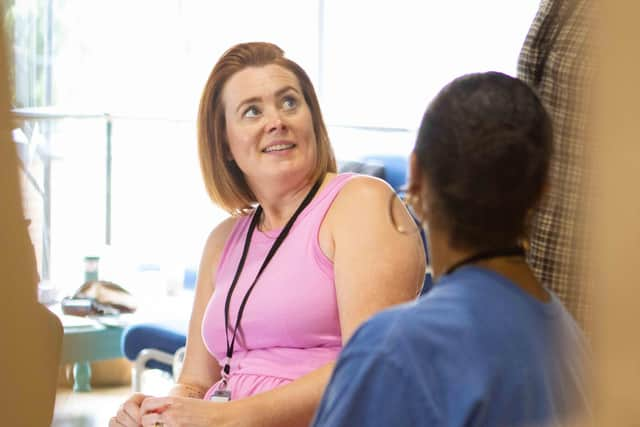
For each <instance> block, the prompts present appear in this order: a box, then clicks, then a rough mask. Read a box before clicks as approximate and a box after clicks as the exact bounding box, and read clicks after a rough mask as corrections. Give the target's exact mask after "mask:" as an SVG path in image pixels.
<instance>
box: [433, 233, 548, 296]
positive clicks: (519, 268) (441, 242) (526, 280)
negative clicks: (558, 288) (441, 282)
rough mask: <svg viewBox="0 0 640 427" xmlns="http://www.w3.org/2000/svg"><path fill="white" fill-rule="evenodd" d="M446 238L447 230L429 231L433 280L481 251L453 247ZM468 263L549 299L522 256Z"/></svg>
mask: <svg viewBox="0 0 640 427" xmlns="http://www.w3.org/2000/svg"><path fill="white" fill-rule="evenodd" d="M449 242H450V236H449V234H447V233H442V232H438V231H436V230H434V231H430V232H429V255H430V261H431V268H432V271H433V277H434V280H436V281H437V280H438V279H439V278H440V277H441V276H442V275H443V274H445V273H446V272H447V271H448V270H449V269H450V268H452V267H453V266H455V265H456V264H458V263H460V262H461V261H463V260H465V259H466V258H469V257H471V256H473V255H476V254H478V253H480V252H482V251H481V250H479V249H475V250H474V249H458V248H454V247H451V245H450V243H449ZM511 246H517V243H515V242H514V244H513V245H511ZM495 249H500V248H495ZM472 265H476V266H479V267H483V268H486V269H488V270H492V271H495V272H496V273H498V274H500V275H502V276H504V277H506V278H507V279H509V280H510V281H511V282H513V283H514V284H515V285H516V286H518V287H519V288H520V289H522V290H523V291H524V292H526V293H528V294H529V295H531V296H532V297H533V298H535V299H537V300H540V301H543V302H546V301H548V300H549V299H550V296H549V293H548V292H547V291H546V290H545V289H544V287H543V286H542V285H541V284H540V282H538V280H537V279H536V277H535V276H534V274H533V271H532V270H531V268H530V267H529V265H528V264H527V262H526V260H525V259H524V257H522V256H497V257H494V258H488V259H483V260H478V261H475V262H473V263H472Z"/></svg>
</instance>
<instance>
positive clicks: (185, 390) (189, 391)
mask: <svg viewBox="0 0 640 427" xmlns="http://www.w3.org/2000/svg"><path fill="white" fill-rule="evenodd" d="M206 392H207V389H206V388H203V387H201V386H199V385H195V384H187V383H177V384H175V385H174V386H173V387H171V390H169V396H179V397H190V398H192V399H202V398H203V397H204V395H205V394H206Z"/></svg>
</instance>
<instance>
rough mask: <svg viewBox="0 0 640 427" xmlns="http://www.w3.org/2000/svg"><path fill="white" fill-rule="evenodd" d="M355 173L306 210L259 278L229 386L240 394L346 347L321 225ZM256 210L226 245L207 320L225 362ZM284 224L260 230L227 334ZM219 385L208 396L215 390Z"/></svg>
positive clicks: (212, 347)
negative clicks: (226, 315)
mask: <svg viewBox="0 0 640 427" xmlns="http://www.w3.org/2000/svg"><path fill="white" fill-rule="evenodd" d="M353 176H354V175H353V174H340V175H337V176H336V177H335V178H334V179H332V180H331V181H330V182H329V183H328V184H327V185H325V187H324V188H322V189H321V190H320V191H319V192H318V194H317V195H316V196H315V198H314V199H313V200H312V201H311V203H310V204H309V205H308V206H307V208H306V209H305V210H304V211H303V212H302V213H301V214H300V216H299V217H298V219H297V221H296V222H295V223H294V225H293V227H292V228H291V230H290V232H289V235H288V236H287V238H286V239H285V240H284V242H283V243H282V246H280V248H279V249H278V251H277V252H276V254H275V255H274V257H273V259H272V260H271V262H270V263H269V265H268V266H267V268H266V269H265V270H264V272H263V273H262V276H260V279H259V280H258V282H257V284H256V285H255V287H254V289H253V291H252V292H251V295H250V296H249V299H248V301H247V304H246V307H245V310H244V314H243V316H242V322H241V326H240V328H239V329H238V335H237V337H236V342H235V347H234V353H233V357H232V359H231V364H230V365H231V372H230V377H229V384H228V389H229V390H230V391H231V398H232V399H234V400H237V399H241V398H244V397H247V396H252V395H254V394H258V393H261V392H264V391H268V390H271V389H273V388H275V387H278V386H281V385H284V384H287V383H289V382H291V381H293V380H295V379H296V378H298V377H300V376H302V375H305V374H307V373H309V372H311V371H313V370H315V369H317V368H319V367H321V366H323V365H325V364H326V363H328V362H331V361H334V360H335V359H336V358H337V356H338V353H339V352H340V350H341V349H342V339H341V338H342V337H341V333H340V321H339V317H338V305H337V302H336V291H335V281H334V272H333V263H332V262H331V261H330V260H329V259H328V258H327V257H326V256H325V255H324V254H323V253H322V250H321V249H320V246H319V244H318V232H319V229H320V225H321V223H322V221H323V219H324V217H325V215H326V213H327V211H328V210H329V208H330V207H331V204H332V203H333V200H334V199H335V197H336V195H337V194H338V193H339V191H340V190H341V189H342V187H343V186H344V185H345V184H346V183H347V182H348V181H349V179H351V178H352V177H353ZM251 217H252V215H249V216H246V217H243V218H240V219H239V220H238V221H237V222H236V224H235V226H234V228H233V230H232V231H231V234H230V236H229V238H228V240H227V242H226V244H225V247H224V250H223V252H222V256H221V258H220V264H219V266H218V270H217V273H216V283H215V291H214V293H213V295H212V296H211V300H210V301H209V304H208V306H207V309H206V311H205V314H204V318H203V321H202V338H203V340H204V344H205V346H206V347H207V349H208V350H209V352H210V353H211V354H212V355H213V356H214V357H215V358H216V359H217V360H218V362H219V364H220V365H221V366H223V365H224V359H225V353H226V340H225V332H224V303H225V298H226V296H227V293H228V291H229V287H230V285H231V282H232V280H233V276H234V274H235V272H236V268H237V267H238V261H239V260H240V256H241V254H242V248H243V246H244V241H245V237H246V235H247V229H248V227H249V224H250V222H251ZM279 232H280V230H279V229H278V230H271V231H268V232H261V231H259V230H257V229H256V230H255V231H254V233H253V237H252V239H251V245H250V248H249V252H248V255H247V259H246V261H245V265H244V268H243V271H242V274H241V275H240V278H239V280H238V283H237V285H236V287H235V290H234V292H233V295H232V298H231V304H230V308H229V327H230V331H229V340H231V337H232V335H233V330H232V328H233V327H234V326H235V322H236V317H237V315H238V309H239V306H240V303H241V301H242V298H243V297H244V295H245V293H246V292H247V289H248V288H249V286H250V285H251V283H252V282H253V280H254V278H255V277H256V274H257V272H258V270H259V269H260V266H261V265H262V262H263V260H264V258H265V256H266V254H267V252H268V251H269V249H270V248H271V245H272V244H273V242H274V240H275V239H276V237H277V236H278V234H279ZM217 387H218V383H216V384H214V385H213V386H212V387H211V388H210V389H209V391H208V392H207V394H206V395H205V399H208V398H209V397H210V395H211V394H212V393H213V391H214V390H216V389H217Z"/></svg>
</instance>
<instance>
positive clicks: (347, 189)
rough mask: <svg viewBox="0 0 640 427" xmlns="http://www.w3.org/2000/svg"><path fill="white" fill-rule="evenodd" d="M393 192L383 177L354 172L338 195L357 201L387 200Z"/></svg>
mask: <svg viewBox="0 0 640 427" xmlns="http://www.w3.org/2000/svg"><path fill="white" fill-rule="evenodd" d="M393 193H394V191H393V188H391V186H390V185H389V184H388V183H387V182H386V181H384V180H383V179H380V178H377V177H375V176H370V175H360V174H354V175H352V176H351V177H350V178H349V180H348V181H347V182H346V183H345V185H344V187H343V188H342V190H341V191H340V195H339V196H338V197H340V198H343V199H346V200H353V199H354V198H355V199H356V201H357V203H362V202H363V201H364V202H366V201H367V200H372V201H373V200H377V199H381V198H383V199H384V200H385V201H387V202H388V199H389V197H390V195H391V194H393Z"/></svg>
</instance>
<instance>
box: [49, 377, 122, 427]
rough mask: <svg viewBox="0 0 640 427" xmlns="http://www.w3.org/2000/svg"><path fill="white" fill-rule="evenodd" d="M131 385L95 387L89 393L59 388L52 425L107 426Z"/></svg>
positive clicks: (59, 426) (74, 426) (63, 426)
mask: <svg viewBox="0 0 640 427" xmlns="http://www.w3.org/2000/svg"><path fill="white" fill-rule="evenodd" d="M130 394H131V387H128V386H125V387H114V388H94V389H93V390H92V391H90V392H88V393H74V392H73V391H72V390H71V389H59V390H58V393H57V394H56V408H55V412H54V414H53V423H52V424H51V426H52V427H106V426H107V425H109V418H111V417H112V416H113V415H115V413H116V412H117V410H118V407H119V406H120V405H121V404H122V402H124V401H125V400H126V399H127V397H128V396H129V395H130Z"/></svg>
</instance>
